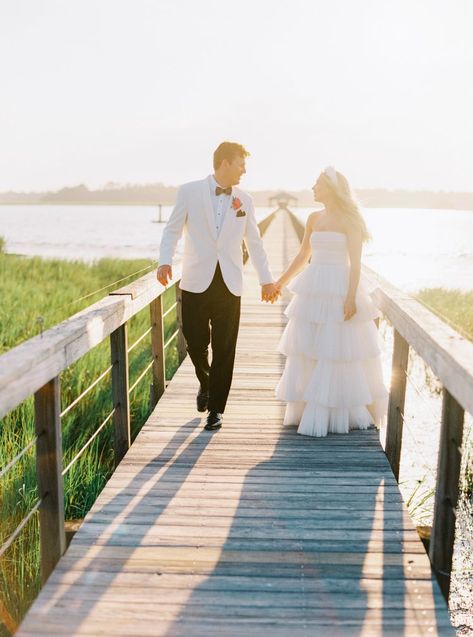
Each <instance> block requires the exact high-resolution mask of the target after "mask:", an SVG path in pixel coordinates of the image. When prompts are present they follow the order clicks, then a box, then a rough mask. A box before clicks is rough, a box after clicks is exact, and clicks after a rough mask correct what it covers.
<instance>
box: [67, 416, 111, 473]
mask: <svg viewBox="0 0 473 637" xmlns="http://www.w3.org/2000/svg"><path fill="white" fill-rule="evenodd" d="M114 413H115V407H114V408H113V409H112V411H111V412H110V413H109V414H108V416H107V417H106V418H105V420H104V421H103V422H102V424H101V425H100V426H99V428H98V429H96V431H94V433H93V434H92V436H91V437H90V438H89V439H88V440H87V442H86V443H85V445H84V446H83V447H82V448H81V449H80V450H79V451H78V452H77V453H76V455H75V456H74V457H73V458H72V460H71V461H70V462H69V464H68V465H67V467H66V468H65V469H63V470H62V475H63V476H65V475H66V473H67V472H68V471H69V469H70V468H71V467H72V465H73V464H75V463H76V462H77V460H78V459H79V458H80V457H81V455H82V454H83V453H84V451H85V450H86V449H87V448H88V447H89V446H90V445H91V444H92V442H93V441H94V440H95V438H97V436H98V435H99V433H100V432H101V431H102V429H103V428H104V427H105V425H107V424H108V423H109V422H110V420H111V418H112V417H113V414H114Z"/></svg>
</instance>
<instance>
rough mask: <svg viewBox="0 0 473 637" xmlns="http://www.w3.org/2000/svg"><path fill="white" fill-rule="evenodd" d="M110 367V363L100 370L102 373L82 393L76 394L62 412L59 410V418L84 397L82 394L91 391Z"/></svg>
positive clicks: (85, 394) (109, 370) (84, 394)
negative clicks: (103, 369)
mask: <svg viewBox="0 0 473 637" xmlns="http://www.w3.org/2000/svg"><path fill="white" fill-rule="evenodd" d="M112 367H113V365H110V366H109V367H107V369H106V370H105V371H104V372H102V373H101V374H100V376H99V377H98V378H96V379H95V380H94V382H93V383H92V384H91V385H89V386H88V387H87V389H84V391H83V392H82V394H80V396H77V398H76V399H75V400H74V401H73V402H72V403H71V404H70V405H68V406H67V407H66V408H65V409H64V411H62V412H61V414H60V416H61V418H62V417H63V416H65V415H66V414H68V413H69V412H70V411H71V409H72V408H73V407H75V406H76V405H77V403H79V402H80V401H81V400H82V398H84V396H87V394H88V393H89V392H91V391H92V389H93V388H94V387H95V386H96V385H98V383H99V382H100V381H101V380H103V379H104V378H105V376H107V374H109V373H110V372H111V370H112Z"/></svg>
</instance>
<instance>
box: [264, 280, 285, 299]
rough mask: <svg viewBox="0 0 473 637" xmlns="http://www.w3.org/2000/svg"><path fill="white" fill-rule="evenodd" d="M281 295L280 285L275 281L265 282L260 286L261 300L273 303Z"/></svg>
mask: <svg viewBox="0 0 473 637" xmlns="http://www.w3.org/2000/svg"><path fill="white" fill-rule="evenodd" d="M280 295H281V287H280V286H278V285H277V284H276V283H267V284H266V285H262V286H261V300H262V301H266V303H274V301H277V300H278V297H279V296H280Z"/></svg>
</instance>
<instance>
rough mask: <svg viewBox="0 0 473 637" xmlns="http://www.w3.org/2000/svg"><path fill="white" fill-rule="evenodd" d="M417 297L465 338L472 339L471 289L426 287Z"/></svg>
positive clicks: (472, 310)
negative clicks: (464, 290) (466, 290)
mask: <svg viewBox="0 0 473 637" xmlns="http://www.w3.org/2000/svg"><path fill="white" fill-rule="evenodd" d="M417 298H418V299H419V300H420V301H421V302H422V303H423V304H424V305H425V306H426V307H428V308H429V309H430V310H432V312H434V313H435V314H437V315H438V316H439V317H440V318H441V319H442V320H444V321H445V322H446V323H448V324H449V325H451V326H452V327H453V328H455V329H456V330H458V331H459V332H460V333H461V334H463V336H465V338H468V339H470V340H473V291H472V292H462V291H461V290H445V289H443V288H427V289H424V290H421V291H420V292H419V293H418V295H417Z"/></svg>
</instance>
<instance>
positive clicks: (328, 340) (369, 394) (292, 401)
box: [276, 166, 387, 436]
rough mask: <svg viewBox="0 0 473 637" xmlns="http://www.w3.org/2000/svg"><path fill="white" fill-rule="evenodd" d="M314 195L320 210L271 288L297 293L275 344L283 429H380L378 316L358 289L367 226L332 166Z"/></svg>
mask: <svg viewBox="0 0 473 637" xmlns="http://www.w3.org/2000/svg"><path fill="white" fill-rule="evenodd" d="M313 192H314V199H315V200H316V201H318V202H321V203H323V204H324V209H323V210H322V211H321V212H313V213H312V214H311V215H310V216H309V218H308V219H307V224H306V228H305V233H304V238H303V240H302V244H301V248H300V250H299V252H298V254H297V255H296V257H295V258H294V260H293V261H292V263H291V264H290V265H289V267H288V268H287V270H286V271H285V272H284V273H283V274H282V275H281V277H280V278H279V280H278V281H277V282H276V285H277V286H278V288H281V287H284V286H286V285H287V284H288V283H289V282H290V283H289V285H287V287H288V289H289V290H290V291H291V292H292V293H293V295H294V296H293V298H292V299H291V301H290V303H289V305H288V306H287V308H286V310H285V314H286V315H287V317H288V323H287V325H286V328H285V330H284V333H283V334H282V337H281V340H280V342H279V346H278V349H279V351H280V352H281V353H282V354H284V355H285V356H286V357H287V358H286V363H285V368H284V372H283V374H282V376H281V378H280V380H279V382H278V385H277V387H276V395H277V397H278V398H279V399H280V400H283V401H285V402H286V403H287V406H286V412H285V417H284V424H292V425H294V424H296V425H298V429H297V431H298V433H300V434H303V435H306V436H326V435H327V433H348V431H349V430H350V429H367V428H368V427H369V426H370V425H373V424H375V425H378V426H379V424H380V421H381V420H382V418H383V416H384V414H385V412H386V406H387V391H386V388H385V386H384V384H383V378H382V371H381V362H380V357H379V353H380V348H379V342H378V339H379V337H378V332H377V328H376V325H375V323H374V319H375V318H377V316H378V311H377V309H376V307H375V305H374V303H373V301H372V300H371V298H370V297H369V295H368V291H367V290H366V289H365V286H364V285H363V281H362V282H361V283H360V268H361V252H362V245H363V242H364V241H366V240H367V239H369V233H368V230H367V228H366V224H365V222H364V220H363V217H362V216H361V214H360V211H359V208H358V205H357V203H356V201H355V199H354V197H353V194H352V192H351V190H350V186H349V184H348V181H347V180H346V178H345V177H344V176H343V175H342V174H341V173H340V172H337V171H335V169H334V168H333V167H331V166H330V167H328V168H326V169H325V170H324V171H323V172H322V173H321V175H320V176H319V178H318V179H317V182H316V183H315V185H314V187H313ZM309 259H310V263H309V264H308V265H307V263H308V261H309ZM301 270H302V272H301ZM296 275H297V276H296Z"/></svg>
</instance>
